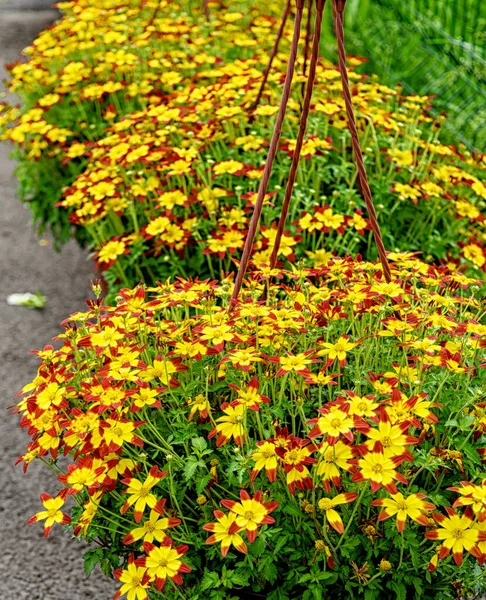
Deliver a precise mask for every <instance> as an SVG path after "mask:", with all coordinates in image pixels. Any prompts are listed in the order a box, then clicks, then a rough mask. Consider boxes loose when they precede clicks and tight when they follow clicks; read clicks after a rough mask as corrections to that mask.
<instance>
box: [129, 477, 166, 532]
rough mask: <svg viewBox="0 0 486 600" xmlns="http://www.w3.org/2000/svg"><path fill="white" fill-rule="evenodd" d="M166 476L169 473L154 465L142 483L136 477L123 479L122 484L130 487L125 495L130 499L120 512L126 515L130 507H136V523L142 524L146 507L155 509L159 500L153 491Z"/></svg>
mask: <svg viewBox="0 0 486 600" xmlns="http://www.w3.org/2000/svg"><path fill="white" fill-rule="evenodd" d="M165 475H167V471H159V469H158V467H157V466H156V465H154V466H153V467H152V468H151V469H150V471H149V474H148V475H147V478H146V479H145V481H144V482H141V481H140V480H139V479H137V478H136V477H127V478H126V479H122V480H121V481H122V483H124V484H125V485H127V486H128V487H127V489H126V490H125V493H126V494H129V497H128V499H127V501H126V502H125V504H124V505H123V506H122V508H121V510H120V512H121V513H122V514H125V513H126V512H127V510H128V509H129V508H130V506H133V505H135V507H134V511H133V518H134V519H135V523H140V521H141V520H142V517H143V512H144V510H145V507H146V506H149V507H150V508H152V509H153V508H155V506H156V504H157V501H158V500H157V497H156V496H155V494H153V493H152V491H151V490H152V488H153V487H155V486H156V485H157V484H158V483H159V482H160V480H161V479H162V478H163V477H164V476H165Z"/></svg>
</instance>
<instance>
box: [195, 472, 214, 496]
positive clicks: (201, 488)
mask: <svg viewBox="0 0 486 600" xmlns="http://www.w3.org/2000/svg"><path fill="white" fill-rule="evenodd" d="M212 478H213V476H212V475H210V474H208V475H205V476H204V477H203V478H202V479H198V480H197V483H196V491H197V493H198V494H202V493H203V491H204V489H205V488H206V486H207V485H208V483H209V482H210V481H211V479H212Z"/></svg>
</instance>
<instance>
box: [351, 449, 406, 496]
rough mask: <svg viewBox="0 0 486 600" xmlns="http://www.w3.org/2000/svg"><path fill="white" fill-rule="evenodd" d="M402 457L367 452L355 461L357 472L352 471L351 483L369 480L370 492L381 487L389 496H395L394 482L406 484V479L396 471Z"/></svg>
mask: <svg viewBox="0 0 486 600" xmlns="http://www.w3.org/2000/svg"><path fill="white" fill-rule="evenodd" d="M404 460H405V458H404V457H403V456H385V455H384V454H383V452H368V454H365V456H363V457H362V458H360V459H359V460H358V461H357V466H358V467H359V469H360V470H359V471H358V470H354V469H353V481H365V480H369V482H370V487H371V491H372V492H377V491H378V490H379V489H380V487H381V486H383V487H384V488H385V489H386V491H387V492H389V493H390V494H397V493H398V490H397V486H396V485H395V481H399V482H401V483H408V481H407V479H406V478H405V477H404V476H403V475H402V474H401V473H399V472H398V471H397V467H398V466H399V465H401V464H402V462H404Z"/></svg>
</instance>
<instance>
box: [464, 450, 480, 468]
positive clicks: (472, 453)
mask: <svg viewBox="0 0 486 600" xmlns="http://www.w3.org/2000/svg"><path fill="white" fill-rule="evenodd" d="M463 451H464V453H465V454H467V456H468V457H469V458H470V459H471V460H472V461H473V463H476V464H477V465H480V464H481V457H480V456H479V454H478V453H477V451H476V448H474V447H473V446H469V445H466V446H464V448H463Z"/></svg>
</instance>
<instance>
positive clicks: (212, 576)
mask: <svg viewBox="0 0 486 600" xmlns="http://www.w3.org/2000/svg"><path fill="white" fill-rule="evenodd" d="M220 584H221V580H220V579H219V576H218V574H217V573H214V572H212V571H208V570H207V569H205V570H204V575H203V578H202V581H201V589H202V590H209V589H210V588H214V587H219V586H220Z"/></svg>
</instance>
